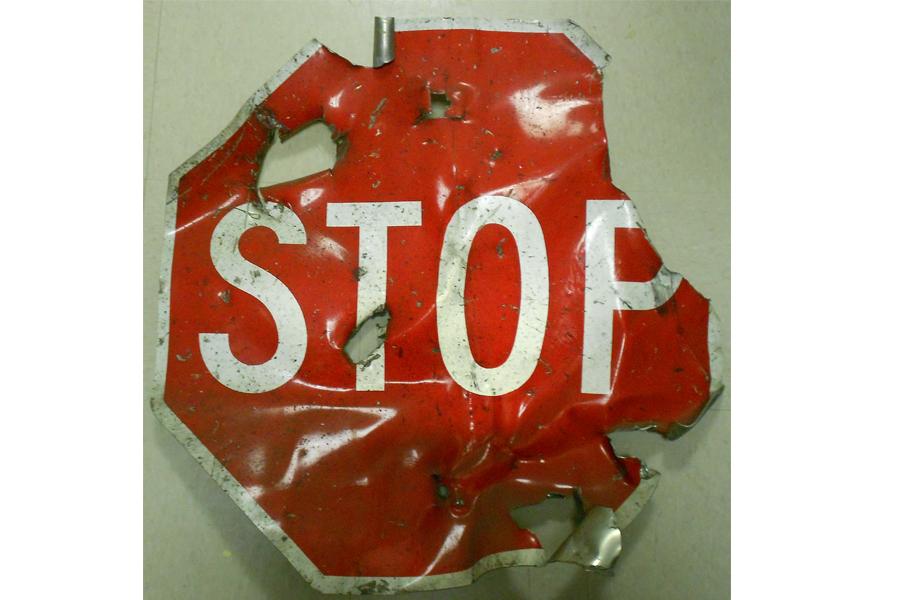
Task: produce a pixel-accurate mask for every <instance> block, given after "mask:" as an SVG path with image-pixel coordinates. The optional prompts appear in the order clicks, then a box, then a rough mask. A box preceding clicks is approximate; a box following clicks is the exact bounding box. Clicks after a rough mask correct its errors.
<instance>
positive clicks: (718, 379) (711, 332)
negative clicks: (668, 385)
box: [666, 302, 725, 440]
mask: <svg viewBox="0 0 900 600" xmlns="http://www.w3.org/2000/svg"><path fill="white" fill-rule="evenodd" d="M706 344H707V348H708V354H709V398H707V400H706V404H704V405H703V408H702V409H701V410H700V412H699V413H698V414H697V416H696V417H695V418H694V420H693V421H691V422H690V423H675V424H674V425H672V426H671V427H670V428H669V431H668V432H667V433H666V439H668V440H677V439H678V438H680V437H681V436H683V435H684V434H686V433H687V432H688V431H690V430H691V429H693V428H694V426H695V425H697V423H699V422H700V419H702V418H703V417H704V415H706V413H707V412H708V411H709V409H710V408H711V407H712V405H713V404H715V403H716V401H717V400H718V399H719V398H720V397H721V396H722V392H724V391H725V382H724V380H723V378H724V372H725V355H724V352H723V351H722V323H721V321H720V320H719V315H717V314H716V311H715V310H714V309H713V306H712V302H710V303H709V318H708V320H707V326H706Z"/></svg>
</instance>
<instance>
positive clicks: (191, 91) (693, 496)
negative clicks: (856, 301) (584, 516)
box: [143, 1, 731, 599]
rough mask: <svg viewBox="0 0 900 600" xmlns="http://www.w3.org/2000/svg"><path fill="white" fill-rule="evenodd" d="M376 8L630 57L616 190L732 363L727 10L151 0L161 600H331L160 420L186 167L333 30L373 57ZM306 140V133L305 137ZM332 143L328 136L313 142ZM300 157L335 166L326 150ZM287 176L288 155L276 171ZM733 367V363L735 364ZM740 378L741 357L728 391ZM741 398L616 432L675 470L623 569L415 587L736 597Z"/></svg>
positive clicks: (615, 103) (152, 273)
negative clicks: (672, 436) (735, 435)
mask: <svg viewBox="0 0 900 600" xmlns="http://www.w3.org/2000/svg"><path fill="white" fill-rule="evenodd" d="M375 15H393V16H481V17H495V18H525V19H560V18H572V19H573V20H575V21H576V22H577V23H578V24H579V25H581V26H582V27H583V28H584V29H585V30H586V31H587V32H588V33H589V34H590V35H591V36H592V37H593V38H594V39H595V40H596V41H597V42H598V43H599V44H600V45H601V46H603V47H604V49H606V51H607V52H609V53H610V54H611V55H612V61H611V63H610V64H609V65H608V66H607V67H606V69H605V70H604V81H605V85H604V107H605V121H606V127H607V133H608V139H609V149H610V156H611V160H612V175H613V181H614V182H615V183H616V185H617V186H618V187H619V188H621V189H623V190H625V191H626V192H627V193H628V194H629V195H630V196H631V198H632V199H633V200H634V202H635V204H636V205H637V207H638V210H639V212H640V214H641V217H642V218H643V220H644V222H645V225H646V227H647V230H648V232H649V234H650V237H651V240H652V241H653V243H654V245H655V246H656V248H657V250H658V251H659V253H660V255H661V256H662V257H663V259H664V260H665V262H666V264H667V266H668V267H669V268H670V269H672V270H675V271H678V272H681V273H683V274H684V275H685V276H686V277H687V278H688V279H689V280H690V281H691V283H692V284H693V285H694V286H695V287H696V288H697V289H698V290H700V292H701V293H703V294H704V295H706V296H708V297H709V298H711V300H712V302H713V305H714V306H715V308H716V310H717V311H718V313H719V315H720V316H721V318H722V321H723V337H724V346H725V352H726V359H727V358H728V357H729V356H730V344H729V339H730V327H729V322H730V295H729V289H730V272H729V263H730V260H729V229H730V207H729V187H730V181H729V167H730V160H729V148H730V137H729V121H730V112H729V101H730V98H729V95H730V94H729V79H730V71H729V46H730V39H729V21H730V6H729V5H728V4H727V3H720V2H701V3H689V2H662V3H651V2H641V3H637V2H459V3H453V2H416V3H414V4H413V3H402V2H354V1H347V2H338V1H334V2H292V3H271V2H266V3H254V2H240V3H223V2H209V3H193V2H164V3H159V2H151V3H146V4H145V8H144V107H145V110H144V157H145V158H144V160H145V164H144V177H145V179H144V240H145V263H144V307H143V310H144V365H145V368H144V376H145V385H144V389H145V390H146V391H145V395H144V399H143V402H144V407H145V412H144V589H145V597H146V598H150V599H157V598H207V597H211V598H312V597H319V596H320V595H321V594H318V593H317V592H315V591H314V590H312V588H310V587H309V585H307V584H306V583H305V582H304V581H303V579H302V578H301V577H300V576H299V575H298V574H297V573H296V572H295V571H294V570H293V568H292V567H291V566H290V564H289V563H288V562H287V560H286V559H284V558H283V557H282V556H281V554H280V553H279V552H278V551H277V550H276V549H275V548H274V547H273V546H271V545H270V543H269V542H268V540H267V539H266V538H265V537H264V536H263V535H262V534H261V533H260V532H259V531H257V530H256V528H255V527H254V525H253V524H252V523H251V522H250V520H249V519H247V518H246V517H245V516H244V515H243V513H242V512H241V511H240V510H239V509H238V508H237V506H236V505H234V504H233V503H232V501H231V500H230V499H229V498H228V497H227V496H226V494H225V493H224V492H223V491H221V490H220V489H219V488H218V487H217V486H216V484H215V483H214V482H213V481H212V480H211V479H210V478H209V476H208V475H207V474H206V472H205V471H203V469H202V468H201V467H200V466H199V465H198V464H196V463H195V461H194V460H193V458H191V457H190V456H189V455H188V453H187V452H186V451H185V450H184V449H183V448H182V447H181V446H180V445H179V444H178V443H177V442H176V441H175V439H174V438H173V437H172V436H171V435H170V434H169V433H168V432H167V431H166V430H165V429H164V428H163V427H162V426H161V425H159V424H158V423H157V421H156V419H155V417H153V415H152V414H151V412H150V410H149V405H148V402H147V400H148V398H147V393H148V391H149V383H150V381H151V378H152V372H153V364H154V362H153V361H154V348H155V340H156V310H157V306H156V302H157V299H156V289H157V280H158V274H159V260H160V250H161V246H162V215H163V206H164V203H165V191H166V182H167V177H168V174H169V172H171V171H172V170H174V169H175V168H176V167H177V166H178V165H179V164H181V163H182V162H183V161H184V160H185V159H187V158H188V157H189V156H190V155H191V154H193V153H194V152H195V151H196V150H198V149H199V148H201V147H202V146H203V145H205V144H206V143H207V142H208V141H209V140H210V139H212V138H213V137H214V136H215V135H216V134H217V133H218V132H219V131H220V130H221V129H223V128H224V127H225V125H226V124H227V123H228V122H229V121H230V120H231V119H232V117H233V116H234V114H235V113H236V112H237V111H238V109H239V108H240V106H241V105H242V104H243V102H244V101H245V100H246V99H247V98H248V97H249V96H250V95H251V94H252V93H253V92H254V91H255V90H256V89H257V88H258V87H259V85H260V84H262V83H263V82H264V81H266V80H267V79H268V78H269V77H270V76H271V75H272V74H273V73H274V72H275V71H276V70H277V69H278V68H279V67H280V66H281V65H282V64H284V63H285V62H286V61H287V59H288V58H289V57H290V56H291V55H292V54H293V53H294V52H296V51H297V50H298V49H299V48H300V47H301V46H302V45H303V44H305V43H306V42H307V41H309V40H310V39H312V38H316V39H318V40H320V41H321V42H322V43H324V44H325V45H326V46H328V47H329V48H331V49H332V50H334V51H336V52H338V53H340V54H342V55H343V56H345V57H347V58H348V59H350V60H351V61H353V62H355V63H357V64H364V65H371V40H372V20H373V17H374V16H375ZM298 137H299V136H298ZM316 141H319V140H316V139H315V137H314V136H313V137H312V139H311V140H310V142H309V143H310V144H312V143H314V142H316ZM296 150H298V151H299V153H297V154H295V155H294V156H290V155H288V154H284V155H283V156H282V160H283V161H285V164H287V163H290V167H291V169H292V170H293V171H294V172H296V171H298V170H299V171H301V172H303V171H306V170H311V168H313V167H319V166H321V165H320V163H321V161H322V160H323V158H325V157H326V155H325V154H323V153H324V151H325V149H324V148H321V149H320V148H316V147H307V148H303V147H299V148H297V149H296ZM274 166H275V167H276V168H277V167H278V165H274ZM727 364H728V361H727V360H726V365H727ZM728 382H729V377H728V369H727V367H726V384H727V383H728ZM730 416H731V412H730V394H729V392H728V390H727V389H726V393H725V396H723V398H721V399H720V401H719V403H718V404H717V405H716V406H714V407H713V408H712V410H711V411H710V412H709V413H708V414H707V415H706V416H705V417H704V419H703V420H702V421H701V423H700V424H699V425H698V426H697V427H695V428H694V430H693V431H691V432H690V433H688V434H687V435H686V436H685V437H683V438H681V439H680V440H678V441H675V442H667V441H665V440H663V439H661V438H659V437H658V436H655V435H653V434H649V433H628V434H617V435H615V436H613V443H614V445H615V447H616V449H617V451H618V452H619V453H620V454H630V455H635V456H639V457H641V458H643V459H644V460H645V462H647V463H648V464H649V465H650V466H651V467H653V468H655V469H657V470H659V471H661V472H662V475H663V477H662V480H661V483H660V486H659V488H658V490H657V492H656V494H655V496H654V497H653V500H652V501H651V502H650V504H649V505H648V507H647V508H646V509H645V510H644V512H643V513H642V514H641V515H640V517H639V518H638V519H637V520H636V521H635V522H634V523H633V524H632V525H631V526H630V527H629V528H628V529H626V530H625V532H624V546H625V549H624V551H623V554H622V556H621V557H620V559H619V562H618V563H617V565H616V567H615V569H614V571H613V573H612V574H608V573H607V574H590V573H584V572H582V571H580V570H579V569H578V568H577V567H574V566H571V565H558V564H554V565H549V566H547V567H543V568H539V569H535V568H516V569H504V570H499V571H494V572H491V573H488V574H486V575H484V576H483V577H482V578H481V579H479V580H478V581H477V582H476V583H475V584H473V585H472V586H469V587H466V588H458V589H453V590H445V591H441V592H434V593H416V594H412V596H409V597H424V596H435V597H440V598H588V597H590V598H598V597H603V598H617V599H637V598H641V599H654V598H700V599H705V598H726V597H728V596H729V578H730V559H729V555H730V550H729V548H730V488H729V484H730V430H731V428H730Z"/></svg>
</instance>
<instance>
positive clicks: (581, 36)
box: [394, 17, 610, 71]
mask: <svg viewBox="0 0 900 600" xmlns="http://www.w3.org/2000/svg"><path fill="white" fill-rule="evenodd" d="M394 27H395V30H396V31H397V32H400V31H433V30H441V29H443V30H448V29H477V30H480V31H509V32H513V33H562V34H564V35H565V36H566V37H567V38H569V41H571V42H572V43H573V44H575V47H576V48H578V49H579V50H581V52H582V53H583V54H584V55H585V56H587V57H588V58H589V59H591V62H592V63H594V66H596V67H597V70H598V71H600V70H602V69H603V67H605V66H606V65H607V64H609V61H610V56H609V54H608V53H607V52H606V50H604V49H603V48H601V47H600V45H599V44H598V43H597V42H595V41H594V40H593V39H592V38H591V36H590V35H588V33H587V32H586V31H585V30H584V29H582V28H581V26H580V25H578V24H577V23H575V22H574V21H572V20H571V19H562V20H554V21H523V20H519V19H506V20H492V19H484V18H480V17H436V18H424V19H397V20H396V22H395V24H394Z"/></svg>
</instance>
